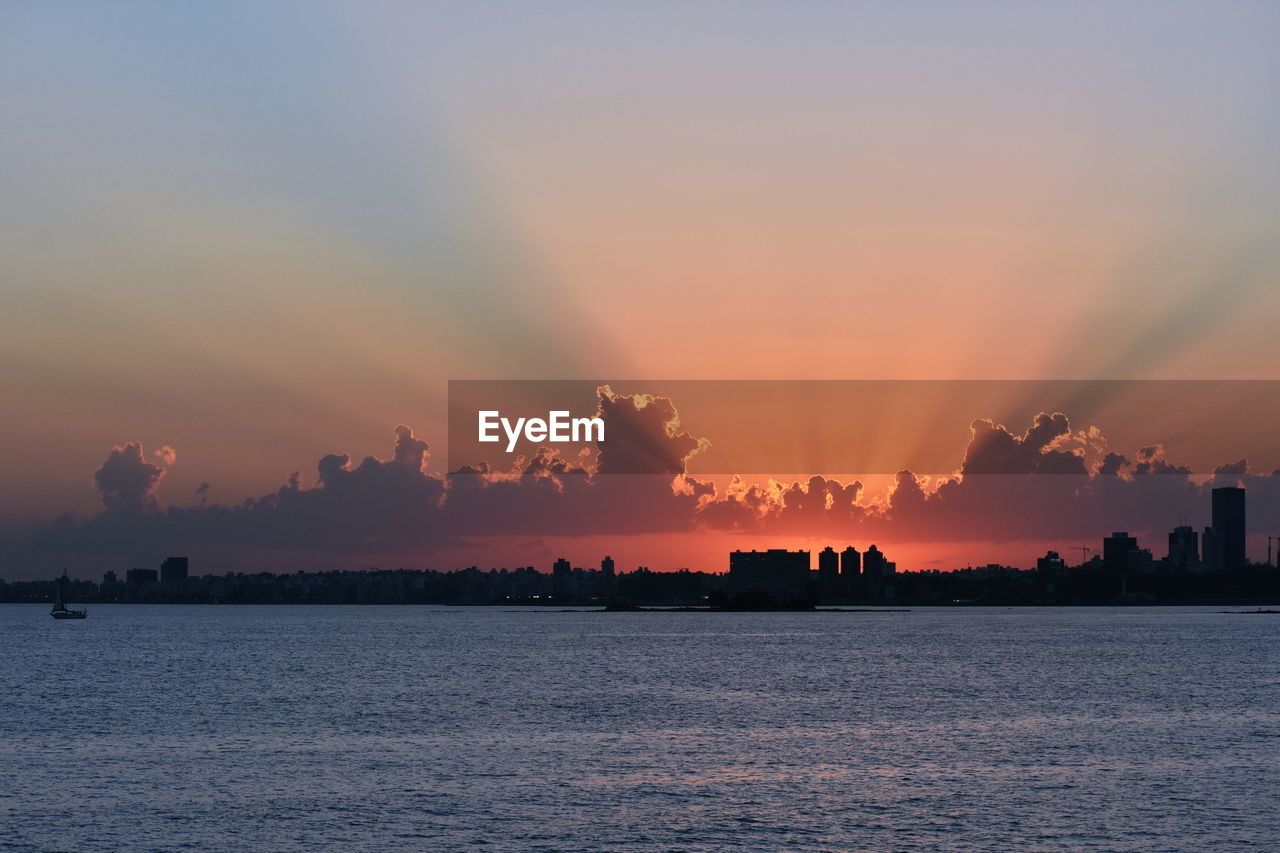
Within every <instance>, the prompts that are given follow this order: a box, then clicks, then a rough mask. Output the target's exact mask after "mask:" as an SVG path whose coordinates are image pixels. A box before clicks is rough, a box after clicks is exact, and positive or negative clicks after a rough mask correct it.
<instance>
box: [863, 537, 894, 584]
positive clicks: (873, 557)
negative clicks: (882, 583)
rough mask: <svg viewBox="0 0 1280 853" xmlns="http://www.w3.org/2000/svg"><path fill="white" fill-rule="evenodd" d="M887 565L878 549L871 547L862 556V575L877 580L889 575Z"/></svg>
mask: <svg viewBox="0 0 1280 853" xmlns="http://www.w3.org/2000/svg"><path fill="white" fill-rule="evenodd" d="M888 563H889V561H888V560H886V559H885V558H884V554H883V553H881V551H880V549H879V548H877V547H876V546H875V545H872V546H871V547H870V548H868V549H867V552H866V553H865V554H863V555H862V573H863V574H864V575H866V576H867V577H869V578H871V579H873V580H879V579H880V578H882V577H884V576H885V575H886V574H889V566H888Z"/></svg>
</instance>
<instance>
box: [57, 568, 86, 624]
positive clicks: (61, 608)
mask: <svg viewBox="0 0 1280 853" xmlns="http://www.w3.org/2000/svg"><path fill="white" fill-rule="evenodd" d="M66 585H67V571H66V569H63V570H62V577H60V578H58V600H57V601H55V602H54V603H53V609H52V610H50V611H49V615H51V616H52V617H53V618H54V619H84V618H86V617H88V615H89V611H88V610H71V609H70V608H68V607H67V604H66V601H65V599H64V597H63V595H62V589H63V587H65V586H66Z"/></svg>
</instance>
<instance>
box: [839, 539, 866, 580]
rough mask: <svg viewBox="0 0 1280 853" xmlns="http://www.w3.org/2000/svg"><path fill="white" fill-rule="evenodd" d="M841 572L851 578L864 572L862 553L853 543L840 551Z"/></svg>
mask: <svg viewBox="0 0 1280 853" xmlns="http://www.w3.org/2000/svg"><path fill="white" fill-rule="evenodd" d="M840 574H842V575H846V576H848V577H851V578H856V577H857V576H858V575H860V574H862V555H861V554H859V553H858V549H857V548H855V547H853V546H852V545H850V546H849V547H848V548H845V549H844V550H843V551H841V552H840Z"/></svg>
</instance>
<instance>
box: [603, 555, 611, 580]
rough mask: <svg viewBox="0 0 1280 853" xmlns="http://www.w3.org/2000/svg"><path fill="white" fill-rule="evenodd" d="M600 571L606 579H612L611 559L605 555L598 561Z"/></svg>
mask: <svg viewBox="0 0 1280 853" xmlns="http://www.w3.org/2000/svg"><path fill="white" fill-rule="evenodd" d="M600 571H601V572H603V573H604V576H605V577H607V578H611V577H613V574H614V568H613V557H610V556H607V555H606V556H605V558H604V559H603V560H601V561H600Z"/></svg>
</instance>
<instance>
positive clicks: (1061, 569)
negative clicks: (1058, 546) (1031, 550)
mask: <svg viewBox="0 0 1280 853" xmlns="http://www.w3.org/2000/svg"><path fill="white" fill-rule="evenodd" d="M1036 570H1037V571H1040V572H1044V573H1046V574H1051V575H1061V574H1064V573H1065V572H1066V570H1067V561H1066V560H1064V559H1062V557H1060V556H1059V555H1058V552H1057V551H1046V552H1045V555H1044V556H1043V557H1040V558H1039V559H1038V560H1036Z"/></svg>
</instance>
